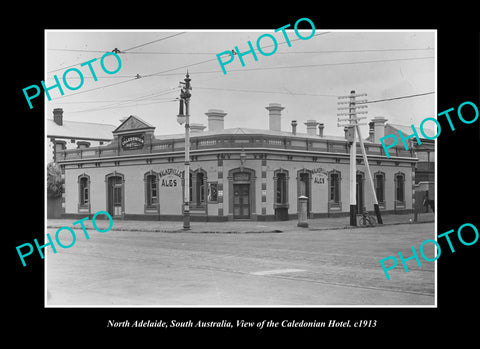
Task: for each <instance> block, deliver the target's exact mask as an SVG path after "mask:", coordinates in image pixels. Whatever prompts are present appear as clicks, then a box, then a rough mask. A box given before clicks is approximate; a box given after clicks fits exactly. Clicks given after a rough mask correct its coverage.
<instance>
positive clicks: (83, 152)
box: [25, 18, 438, 307]
mask: <svg viewBox="0 0 480 349" xmlns="http://www.w3.org/2000/svg"><path fill="white" fill-rule="evenodd" d="M302 22H303V23H302ZM301 24H304V25H303V27H305V26H306V27H307V28H308V27H310V28H308V29H298V28H299V27H300V25H301ZM297 27H298V28H297ZM45 35H46V48H45V52H46V71H47V72H46V80H45V86H47V87H48V88H49V90H48V94H49V96H47V99H48V98H51V101H47V103H46V104H45V106H46V107H45V109H46V110H45V113H46V120H45V122H46V128H45V129H46V148H47V151H46V168H47V169H48V173H47V181H48V186H47V187H46V190H47V195H46V197H47V207H48V210H47V233H48V234H49V236H50V237H51V238H52V241H53V244H54V245H56V246H57V247H56V251H54V250H53V248H50V249H46V273H45V274H46V282H45V285H46V300H45V301H46V306H138V305H141V306H144V305H148V306H180V307H182V306H215V307H216V306H287V307H288V306H346V305H348V306H369V305H372V306H403V305H408V306H434V305H435V304H436V297H435V289H436V287H435V276H436V273H435V263H433V262H432V261H434V260H435V256H436V255H437V254H438V252H435V244H434V243H428V244H425V245H422V250H421V251H420V246H421V243H422V242H423V241H425V240H430V241H431V240H432V239H434V227H435V192H436V190H435V158H436V147H435V140H434V137H435V135H436V134H437V130H436V128H435V126H436V125H435V123H434V122H432V121H429V122H425V123H423V124H422V121H423V119H424V118H425V117H427V116H429V115H434V114H435V111H436V105H435V102H436V96H435V90H436V88H435V87H436V54H435V52H436V32H435V31H432V30H424V31H422V30H418V31H411V30H405V31H400V30H398V31H378V30H372V31H335V30H334V31H324V30H319V29H317V28H315V26H314V24H313V22H312V21H311V20H310V19H308V18H303V19H298V20H297V21H296V22H295V24H293V23H292V24H291V25H290V26H289V27H287V28H283V29H281V30H278V31H272V30H263V31H262V30H258V31H244V30H238V31H183V32H182V31H180V32H177V31H56V30H52V31H46V33H45ZM85 62H86V63H85ZM55 84H57V85H55ZM31 103H32V104H35V99H32V100H31ZM420 125H422V128H421V129H420ZM352 159H353V160H352ZM186 173H188V176H185V174H186ZM185 183H189V184H188V186H186V185H185ZM97 227H98V229H97ZM102 230H107V231H106V232H102ZM412 245H413V246H415V248H416V252H415V253H417V254H418V256H417V259H414V258H411V257H412V253H413V252H412V251H411V249H410V248H411V246H412ZM64 246H65V247H64ZM399 251H401V252H402V253H403V255H404V259H403V260H402V259H401V257H400V256H399V254H398V252H399ZM421 253H422V255H423V254H424V255H425V256H426V258H427V259H422V260H420V258H422V257H421ZM28 258H32V257H25V259H26V260H28Z"/></svg>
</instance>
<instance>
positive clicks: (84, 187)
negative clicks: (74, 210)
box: [78, 173, 90, 212]
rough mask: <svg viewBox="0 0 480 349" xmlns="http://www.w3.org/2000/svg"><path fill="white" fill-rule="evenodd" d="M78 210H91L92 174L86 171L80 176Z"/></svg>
mask: <svg viewBox="0 0 480 349" xmlns="http://www.w3.org/2000/svg"><path fill="white" fill-rule="evenodd" d="M78 211H79V212H87V211H90V176H88V175H87V174H85V173H84V174H81V175H80V176H78Z"/></svg>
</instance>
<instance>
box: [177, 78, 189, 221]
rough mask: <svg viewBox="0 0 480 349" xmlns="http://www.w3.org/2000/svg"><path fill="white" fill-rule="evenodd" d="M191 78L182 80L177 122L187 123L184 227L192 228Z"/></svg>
mask: <svg viewBox="0 0 480 349" xmlns="http://www.w3.org/2000/svg"><path fill="white" fill-rule="evenodd" d="M190 81H191V79H190V78H189V74H188V71H187V74H186V76H185V79H184V82H180V84H181V85H183V86H182V89H181V90H180V106H179V112H178V115H177V122H178V123H179V124H180V125H183V124H185V172H184V176H183V178H184V186H183V187H184V196H183V229H184V230H189V229H190V114H189V103H190V97H191V94H190V90H191V89H192V87H191V86H190ZM184 104H185V114H183V105H184Z"/></svg>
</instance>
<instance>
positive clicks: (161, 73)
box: [143, 32, 330, 77]
mask: <svg viewBox="0 0 480 349" xmlns="http://www.w3.org/2000/svg"><path fill="white" fill-rule="evenodd" d="M329 33H330V32H323V33H318V34H315V35H314V36H320V35H325V34H329ZM297 40H300V38H297V39H292V40H290V42H293V41H297ZM286 43H287V42H286V41H285V42H281V43H278V45H282V44H286ZM271 46H275V45H267V46H264V47H262V49H265V48H268V47H271ZM256 50H257V49H256ZM217 60H218V59H217V57H215V58H212V59H207V60H205V61H201V62H197V63H193V64H186V65H183V66H181V67H177V68H172V69H168V70H163V71H160V72H156V73H152V74H148V75H143V77H151V76H156V75H165V73H168V72H171V71H174V70H178V69H182V68H189V67H193V66H195V65H200V64H204V63H208V62H213V61H217ZM216 72H218V71H216Z"/></svg>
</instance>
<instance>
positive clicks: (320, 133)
mask: <svg viewBox="0 0 480 349" xmlns="http://www.w3.org/2000/svg"><path fill="white" fill-rule="evenodd" d="M324 128H325V125H324V124H323V123H320V124H318V135H319V136H320V137H323V129H324Z"/></svg>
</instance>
